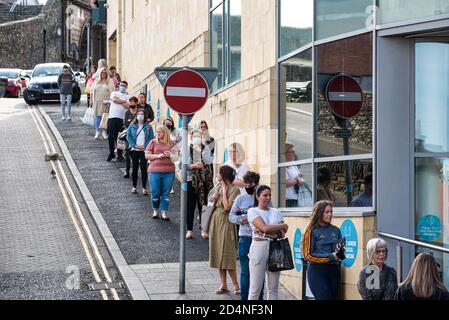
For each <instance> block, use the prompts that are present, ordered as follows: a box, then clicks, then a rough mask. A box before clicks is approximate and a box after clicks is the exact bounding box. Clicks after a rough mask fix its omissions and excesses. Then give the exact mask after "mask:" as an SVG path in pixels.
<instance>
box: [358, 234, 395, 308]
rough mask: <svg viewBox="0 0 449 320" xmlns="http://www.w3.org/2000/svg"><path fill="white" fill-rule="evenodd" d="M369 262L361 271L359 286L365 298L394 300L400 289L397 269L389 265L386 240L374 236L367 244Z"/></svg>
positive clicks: (361, 294)
mask: <svg viewBox="0 0 449 320" xmlns="http://www.w3.org/2000/svg"><path fill="white" fill-rule="evenodd" d="M366 254H367V257H368V261H369V264H368V265H367V266H366V267H364V268H363V269H362V271H360V276H359V281H358V283H357V288H358V290H359V293H360V296H361V297H362V299H363V300H393V298H394V295H395V293H396V290H397V289H398V280H397V274H396V270H394V269H393V268H392V267H389V266H387V264H386V263H385V261H386V260H387V258H388V247H387V243H386V242H385V240H383V239H381V238H374V239H371V240H369V241H368V243H367V244H366Z"/></svg>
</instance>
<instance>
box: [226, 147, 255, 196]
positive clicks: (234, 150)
mask: <svg viewBox="0 0 449 320" xmlns="http://www.w3.org/2000/svg"><path fill="white" fill-rule="evenodd" d="M228 155H229V159H228V161H226V162H225V163H224V165H226V166H230V167H231V168H233V169H234V170H235V180H234V182H233V185H235V186H236V187H239V189H240V193H241V194H246V191H245V182H243V177H244V175H245V174H246V173H247V172H248V171H249V166H248V165H247V164H246V162H245V157H246V156H245V149H244V148H243V146H242V145H241V144H240V143H236V142H235V143H231V144H230V145H229V147H228Z"/></svg>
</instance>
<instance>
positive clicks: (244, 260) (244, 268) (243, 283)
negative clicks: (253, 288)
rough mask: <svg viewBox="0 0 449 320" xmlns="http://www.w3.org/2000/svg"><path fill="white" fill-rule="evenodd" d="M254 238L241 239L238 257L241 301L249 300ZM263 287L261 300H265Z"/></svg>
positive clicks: (242, 237)
mask: <svg viewBox="0 0 449 320" xmlns="http://www.w3.org/2000/svg"><path fill="white" fill-rule="evenodd" d="M252 241H253V239H252V237H244V236H240V237H239V246H238V250H237V255H238V256H239V261H240V300H242V301H243V300H248V295H249V258H248V253H249V248H250V247H251V243H252ZM263 287H264V286H263V285H262V290H261V291H260V295H259V300H260V301H262V300H263Z"/></svg>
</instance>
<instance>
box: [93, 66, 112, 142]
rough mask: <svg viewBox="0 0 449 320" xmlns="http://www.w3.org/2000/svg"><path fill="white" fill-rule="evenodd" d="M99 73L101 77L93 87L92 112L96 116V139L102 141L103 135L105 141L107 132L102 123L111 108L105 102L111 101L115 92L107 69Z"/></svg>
mask: <svg viewBox="0 0 449 320" xmlns="http://www.w3.org/2000/svg"><path fill="white" fill-rule="evenodd" d="M99 71H100V76H99V78H97V79H96V80H95V81H94V83H93V85H92V111H93V113H94V115H95V139H100V135H101V134H102V135H103V139H107V138H108V135H107V132H106V130H104V129H101V128H100V122H101V117H102V116H103V113H107V112H108V109H109V106H108V105H107V104H106V103H105V101H107V100H109V99H110V97H111V93H112V92H113V91H114V84H113V83H112V81H111V78H110V77H109V73H108V71H107V70H106V68H101V69H100V70H99Z"/></svg>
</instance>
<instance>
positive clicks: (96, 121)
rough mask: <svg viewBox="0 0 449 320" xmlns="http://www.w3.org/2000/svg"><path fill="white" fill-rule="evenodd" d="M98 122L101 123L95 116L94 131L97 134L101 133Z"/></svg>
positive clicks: (99, 118)
mask: <svg viewBox="0 0 449 320" xmlns="http://www.w3.org/2000/svg"><path fill="white" fill-rule="evenodd" d="M100 122H101V117H99V116H95V130H96V131H97V132H101V130H102V129H101V128H100Z"/></svg>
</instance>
